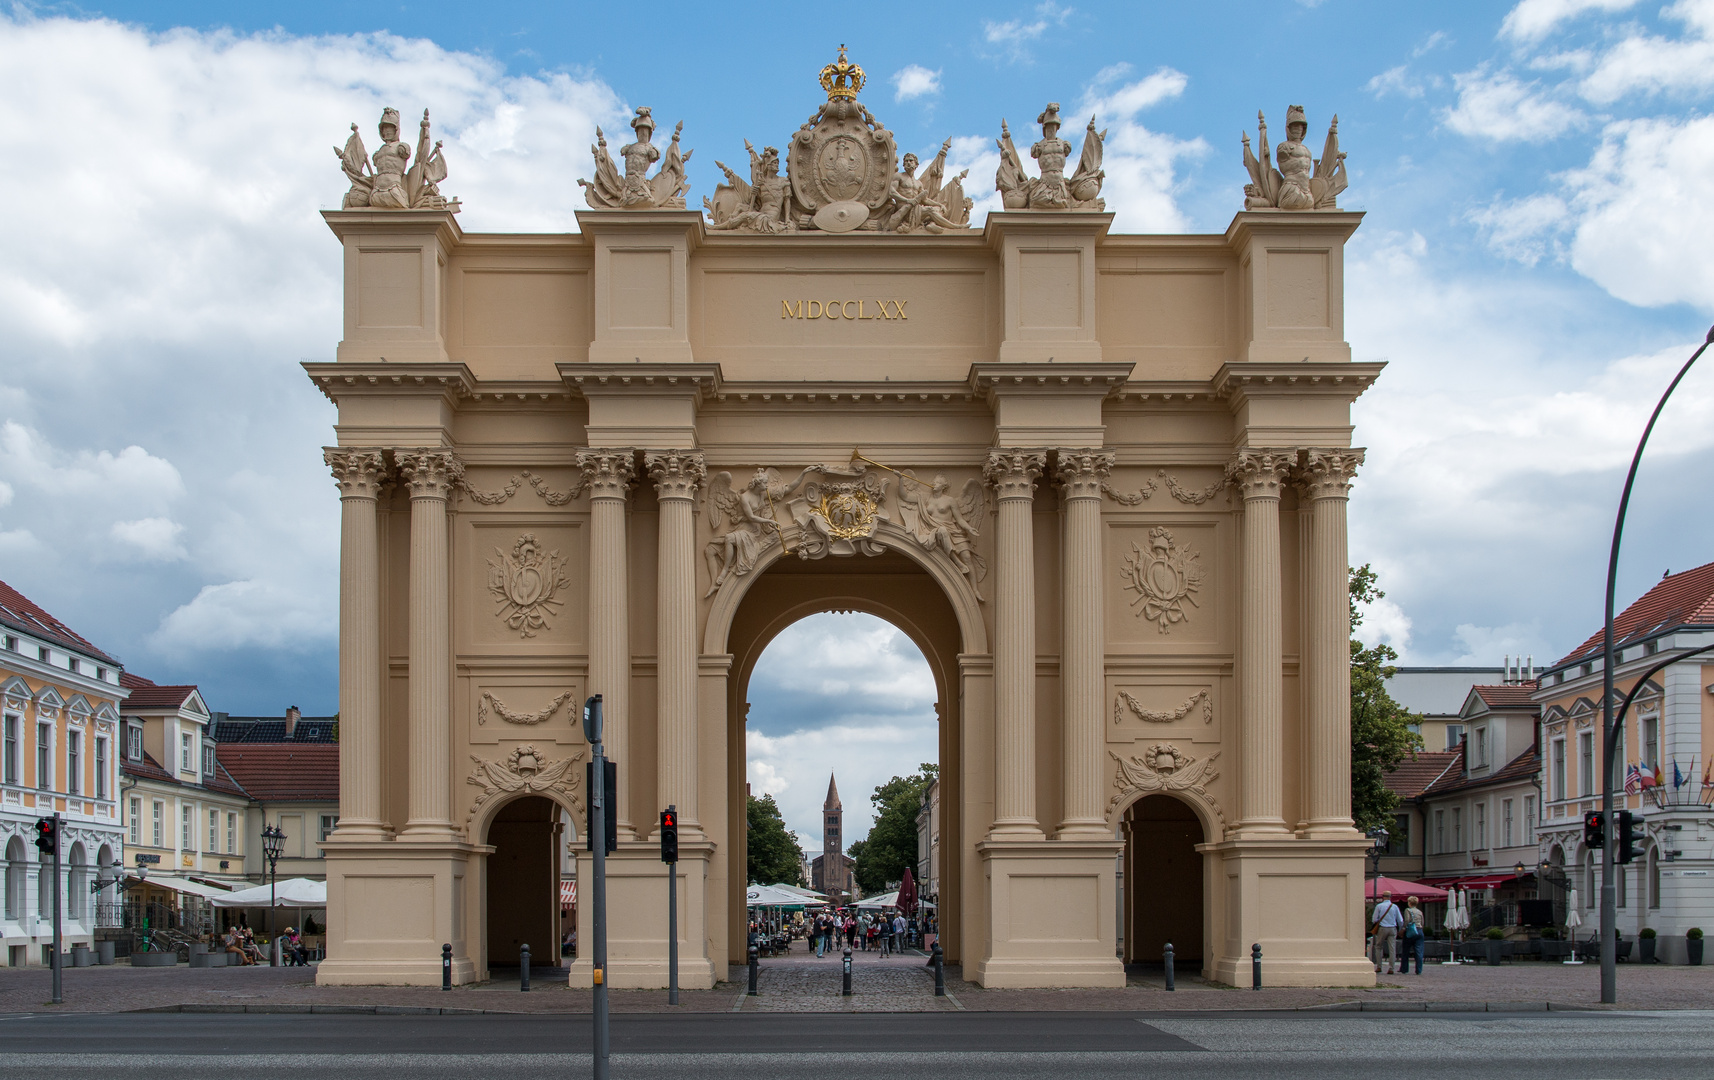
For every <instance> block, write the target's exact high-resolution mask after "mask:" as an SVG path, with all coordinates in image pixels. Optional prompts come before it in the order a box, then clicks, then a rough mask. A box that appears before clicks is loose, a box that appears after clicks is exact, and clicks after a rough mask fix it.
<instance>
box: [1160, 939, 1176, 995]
mask: <svg viewBox="0 0 1714 1080" xmlns="http://www.w3.org/2000/svg"><path fill="white" fill-rule="evenodd" d="M1161 955H1162V957H1163V958H1164V959H1165V960H1166V988H1167V989H1168V990H1175V989H1177V987H1175V986H1173V982H1172V942H1170V941H1169V942H1167V943H1166V947H1165V948H1164V949H1163V950H1162V951H1161Z"/></svg>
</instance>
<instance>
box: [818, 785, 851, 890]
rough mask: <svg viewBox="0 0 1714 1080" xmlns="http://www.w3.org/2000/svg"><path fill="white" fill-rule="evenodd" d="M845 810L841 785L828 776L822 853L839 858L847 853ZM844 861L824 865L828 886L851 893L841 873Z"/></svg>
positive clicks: (823, 811)
mask: <svg viewBox="0 0 1714 1080" xmlns="http://www.w3.org/2000/svg"><path fill="white" fill-rule="evenodd" d="M844 825H845V808H844V807H843V806H841V805H840V803H839V785H838V784H837V783H835V782H834V779H833V774H832V773H828V774H827V801H826V802H825V803H822V804H821V853H822V855H823V857H826V856H828V855H832V856H839V855H843V854H844V853H845V843H844V835H845V828H844ZM841 862H843V860H841V859H839V858H837V857H835V858H829V859H827V861H826V863H825V864H824V865H825V866H826V867H827V869H826V870H825V871H824V872H825V873H826V875H827V884H828V885H829V886H831V887H832V888H834V889H838V890H840V891H842V892H843V891H849V889H850V886H849V885H847V884H846V882H845V877H844V875H843V874H841V873H840V870H841V866H840V863H841Z"/></svg>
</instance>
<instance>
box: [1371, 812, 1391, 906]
mask: <svg viewBox="0 0 1714 1080" xmlns="http://www.w3.org/2000/svg"><path fill="white" fill-rule="evenodd" d="M1391 836H1392V834H1391V833H1389V832H1387V830H1386V828H1385V827H1384V826H1381V825H1376V826H1375V827H1374V828H1372V829H1370V830H1369V858H1371V859H1373V860H1375V880H1376V881H1379V880H1380V877H1381V858H1382V856H1384V855H1386V853H1387V841H1388V840H1389V839H1390V838H1391ZM1370 891H1371V892H1374V893H1375V895H1374V896H1372V897H1370V899H1371V900H1379V899H1380V892H1379V890H1378V888H1377V889H1371V890H1370Z"/></svg>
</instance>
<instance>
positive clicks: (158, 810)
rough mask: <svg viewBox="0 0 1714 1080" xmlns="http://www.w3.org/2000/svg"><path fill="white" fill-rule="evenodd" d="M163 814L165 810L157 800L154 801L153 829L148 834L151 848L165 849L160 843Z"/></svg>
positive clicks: (163, 844)
mask: <svg viewBox="0 0 1714 1080" xmlns="http://www.w3.org/2000/svg"><path fill="white" fill-rule="evenodd" d="M164 813H165V809H164V808H163V807H162V805H161V801H160V800H159V799H156V800H155V820H154V828H153V829H152V830H151V832H150V834H149V835H150V846H152V847H166V844H165V843H163V842H162V839H163V838H162V835H161V816H162V814H164Z"/></svg>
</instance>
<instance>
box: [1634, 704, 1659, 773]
mask: <svg viewBox="0 0 1714 1080" xmlns="http://www.w3.org/2000/svg"><path fill="white" fill-rule="evenodd" d="M1637 723H1638V724H1639V725H1640V726H1641V727H1642V729H1643V764H1645V765H1649V766H1651V767H1652V766H1655V765H1659V764H1660V717H1659V716H1645V717H1643V718H1642V719H1641V720H1639V721H1637Z"/></svg>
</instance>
